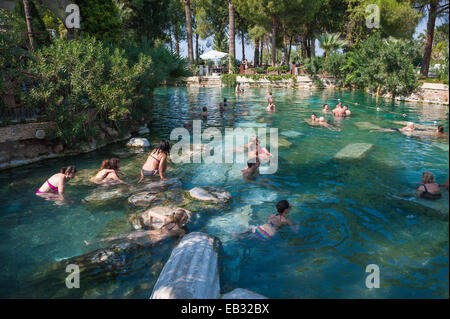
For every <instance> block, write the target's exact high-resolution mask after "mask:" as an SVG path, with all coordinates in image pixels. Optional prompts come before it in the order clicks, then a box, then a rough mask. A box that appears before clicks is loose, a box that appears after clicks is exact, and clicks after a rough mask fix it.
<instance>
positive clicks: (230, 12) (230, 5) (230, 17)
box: [228, 0, 236, 69]
mask: <svg viewBox="0 0 450 319" xmlns="http://www.w3.org/2000/svg"><path fill="white" fill-rule="evenodd" d="M228 23H229V33H230V34H229V35H230V40H229V50H228V53H229V59H228V61H229V68H230V69H231V67H232V66H233V64H234V58H236V46H235V35H234V31H235V29H234V5H233V2H232V1H231V0H228Z"/></svg>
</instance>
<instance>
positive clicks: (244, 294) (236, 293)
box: [221, 288, 268, 299]
mask: <svg viewBox="0 0 450 319" xmlns="http://www.w3.org/2000/svg"><path fill="white" fill-rule="evenodd" d="M221 299H268V298H267V297H264V296H263V295H260V294H258V293H256V292H253V291H251V290H247V289H243V288H236V289H234V290H233V291H230V292H229V293H226V294H224V295H222V298H221Z"/></svg>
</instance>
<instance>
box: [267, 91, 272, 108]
mask: <svg viewBox="0 0 450 319" xmlns="http://www.w3.org/2000/svg"><path fill="white" fill-rule="evenodd" d="M270 103H273V97H272V92H270V91H267V104H268V105H270Z"/></svg>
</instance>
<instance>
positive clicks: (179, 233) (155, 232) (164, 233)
mask: <svg viewBox="0 0 450 319" xmlns="http://www.w3.org/2000/svg"><path fill="white" fill-rule="evenodd" d="M149 214H150V223H152V222H153V218H155V219H158V220H160V221H162V222H163V225H162V226H161V228H159V229H152V230H141V231H134V232H132V233H129V234H127V235H122V236H113V237H107V238H103V239H101V240H99V241H98V242H110V241H116V240H136V239H139V238H142V237H148V239H149V240H150V242H151V243H152V244H155V243H157V242H160V241H161V240H164V239H166V238H168V237H183V236H184V234H185V231H184V229H183V227H184V226H185V225H186V223H187V222H188V221H189V216H188V214H187V213H186V211H184V210H182V209H179V210H177V211H176V212H174V213H173V214H172V215H171V216H170V217H168V216H165V215H162V214H158V213H155V212H149ZM84 243H85V244H86V245H91V244H93V243H90V242H88V241H86V240H85V241H84Z"/></svg>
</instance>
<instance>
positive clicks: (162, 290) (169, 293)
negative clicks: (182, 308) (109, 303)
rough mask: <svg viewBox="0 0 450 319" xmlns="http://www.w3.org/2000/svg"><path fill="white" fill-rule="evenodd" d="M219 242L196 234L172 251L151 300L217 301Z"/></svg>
mask: <svg viewBox="0 0 450 319" xmlns="http://www.w3.org/2000/svg"><path fill="white" fill-rule="evenodd" d="M216 245H217V242H216V241H215V239H214V238H213V237H212V236H209V235H208V234H205V233H200V232H194V233H190V234H188V235H186V236H184V237H183V239H182V240H181V242H180V243H179V244H178V246H177V247H176V248H175V249H174V250H173V251H172V254H171V255H170V257H169V260H168V261H167V263H166V265H165V266H164V268H163V270H162V271H161V274H160V275H159V278H158V281H157V282H156V284H155V286H154V288H153V292H152V295H151V296H150V299H217V298H219V294H220V283H219V270H218V252H217V246H216Z"/></svg>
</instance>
